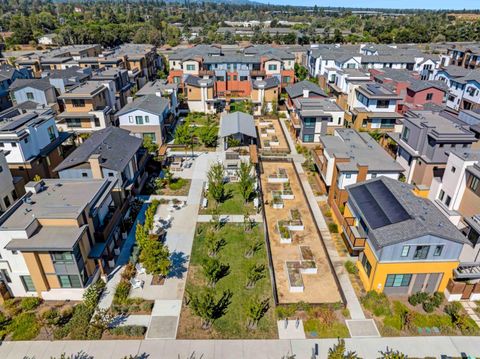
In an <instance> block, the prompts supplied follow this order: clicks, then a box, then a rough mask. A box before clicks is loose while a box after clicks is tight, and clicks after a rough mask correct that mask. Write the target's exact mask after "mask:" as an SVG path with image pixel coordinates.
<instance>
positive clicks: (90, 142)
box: [55, 126, 142, 172]
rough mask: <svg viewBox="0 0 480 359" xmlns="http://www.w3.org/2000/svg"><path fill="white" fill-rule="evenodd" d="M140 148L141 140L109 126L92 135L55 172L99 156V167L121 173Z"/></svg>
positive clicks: (125, 131) (128, 132)
mask: <svg viewBox="0 0 480 359" xmlns="http://www.w3.org/2000/svg"><path fill="white" fill-rule="evenodd" d="M141 146H142V140H141V139H140V138H138V137H135V136H133V135H131V134H130V131H127V130H124V129H121V128H118V127H113V126H109V127H107V128H104V129H102V130H99V131H96V132H93V133H92V135H91V136H90V137H89V138H88V139H87V140H86V141H85V142H84V143H83V144H82V145H80V146H79V147H78V148H77V149H76V150H75V151H73V152H72V153H71V154H70V155H69V156H68V157H67V158H65V160H63V162H62V163H60V164H59V165H58V166H57V168H55V171H56V172H59V171H63V170H66V169H68V168H71V167H75V166H78V165H80V164H82V163H86V162H88V159H89V158H90V157H91V156H92V155H99V161H100V166H101V167H104V168H108V169H111V170H114V171H123V169H124V168H125V166H126V165H127V164H128V162H129V161H130V160H131V159H132V157H133V156H134V155H135V153H137V151H138V149H139V148H140V147H141Z"/></svg>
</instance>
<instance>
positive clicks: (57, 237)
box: [5, 225, 87, 251]
mask: <svg viewBox="0 0 480 359" xmlns="http://www.w3.org/2000/svg"><path fill="white" fill-rule="evenodd" d="M86 228H87V226H86V225H84V226H82V227H74V226H39V228H38V229H37V230H36V231H35V233H33V234H32V235H31V236H30V237H29V238H28V239H25V238H14V239H12V240H11V241H10V242H8V244H7V245H6V246H5V248H6V249H9V250H19V251H45V250H50V251H53V250H58V251H62V250H72V249H73V247H74V246H75V243H77V241H78V240H79V238H80V237H81V236H82V234H83V232H84V231H85V229H86Z"/></svg>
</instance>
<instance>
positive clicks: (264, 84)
mask: <svg viewBox="0 0 480 359" xmlns="http://www.w3.org/2000/svg"><path fill="white" fill-rule="evenodd" d="M278 85H280V81H278V78H276V77H274V76H272V77H267V78H266V79H264V80H254V81H253V88H255V89H258V88H264V89H270V88H274V87H277V86H278Z"/></svg>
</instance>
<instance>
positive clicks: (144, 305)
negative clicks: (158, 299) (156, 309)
mask: <svg viewBox="0 0 480 359" xmlns="http://www.w3.org/2000/svg"><path fill="white" fill-rule="evenodd" d="M141 308H142V311H143V312H151V311H152V308H153V303H151V302H143V303H142V304H141Z"/></svg>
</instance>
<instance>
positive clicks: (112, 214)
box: [95, 201, 128, 242]
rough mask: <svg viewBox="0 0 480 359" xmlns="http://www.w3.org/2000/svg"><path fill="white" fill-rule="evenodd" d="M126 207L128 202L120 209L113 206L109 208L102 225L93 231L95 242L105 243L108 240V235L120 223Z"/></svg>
mask: <svg viewBox="0 0 480 359" xmlns="http://www.w3.org/2000/svg"><path fill="white" fill-rule="evenodd" d="M127 205H128V201H125V203H124V204H123V206H122V207H121V208H117V207H115V206H110V207H109V212H108V213H107V215H106V216H105V219H104V222H103V225H102V226H100V227H99V228H96V230H95V239H96V241H97V242H105V241H106V240H107V239H108V236H109V235H110V233H112V231H113V229H114V228H115V227H116V226H117V225H118V223H119V222H120V219H121V216H122V213H123V210H124V209H125V208H126V206H127Z"/></svg>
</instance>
